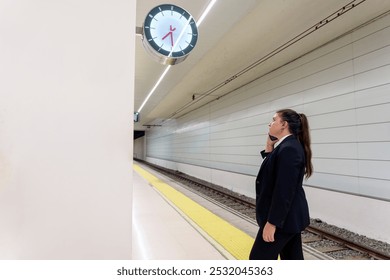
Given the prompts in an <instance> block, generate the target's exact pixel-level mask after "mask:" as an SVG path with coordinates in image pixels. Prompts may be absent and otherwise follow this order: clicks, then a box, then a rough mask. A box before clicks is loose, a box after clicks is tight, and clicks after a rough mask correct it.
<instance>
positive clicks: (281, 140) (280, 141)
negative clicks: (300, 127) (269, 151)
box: [275, 134, 292, 148]
mask: <svg viewBox="0 0 390 280" xmlns="http://www.w3.org/2000/svg"><path fill="white" fill-rule="evenodd" d="M290 135H292V134H288V135H286V136H284V137H282V138H281V139H280V140H279V141H278V142H276V143H275V148H276V147H277V146H278V145H279V144H280V143H282V142H283V140H284V139H286V138H287V137H289V136H290Z"/></svg>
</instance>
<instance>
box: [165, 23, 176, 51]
mask: <svg viewBox="0 0 390 280" xmlns="http://www.w3.org/2000/svg"><path fill="white" fill-rule="evenodd" d="M175 30H176V27H174V28H172V25H170V26H169V32H168V33H167V34H165V36H164V37H162V40H164V39H165V38H167V37H168V36H171V45H172V47H173V31H175Z"/></svg>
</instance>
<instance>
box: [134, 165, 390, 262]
mask: <svg viewBox="0 0 390 280" xmlns="http://www.w3.org/2000/svg"><path fill="white" fill-rule="evenodd" d="M140 162H141V163H142V164H145V165H147V166H149V167H150V168H152V169H154V170H156V171H158V172H160V173H162V174H164V175H166V176H168V177H170V178H172V179H174V180H175V181H178V182H180V183H182V184H183V185H185V186H186V187H187V188H189V189H191V191H194V192H197V193H199V194H201V195H202V196H203V197H207V198H208V199H211V200H213V201H216V202H218V203H219V204H222V205H224V206H225V207H227V208H229V209H232V210H233V211H234V212H235V213H239V215H240V216H241V217H243V218H245V219H247V220H250V221H251V222H253V223H255V220H256V216H255V200H254V199H253V198H249V197H246V196H243V195H240V194H237V193H234V192H232V191H230V190H228V189H226V188H224V187H221V186H218V185H214V184H212V183H210V182H207V181H204V180H201V179H199V178H195V177H192V176H189V175H187V174H184V173H181V172H178V171H174V170H171V169H167V168H164V167H161V166H158V165H154V164H151V163H148V162H144V161H140ZM322 224H323V223H322V222H321V221H319V220H312V222H311V224H310V225H309V226H308V227H307V228H306V230H305V231H304V232H303V233H302V242H303V244H304V245H305V246H308V247H310V248H313V249H315V250H316V251H319V252H320V253H322V254H324V255H326V256H329V259H354V260H389V259H390V254H388V253H387V252H385V251H382V250H378V249H376V248H372V247H370V246H368V245H366V244H362V243H357V242H354V241H352V239H351V238H348V237H343V236H341V235H339V234H337V233H334V232H332V231H331V230H327V229H326V227H325V228H324V227H322Z"/></svg>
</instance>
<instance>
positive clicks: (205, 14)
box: [137, 0, 217, 113]
mask: <svg viewBox="0 0 390 280" xmlns="http://www.w3.org/2000/svg"><path fill="white" fill-rule="evenodd" d="M216 2H217V0H211V1H210V3H209V4H208V6H207V8H206V10H205V11H204V12H203V14H202V15H201V16H200V18H199V20H198V21H197V23H196V25H197V26H198V27H199V25H200V24H201V23H202V21H203V20H204V19H205V17H206V16H207V14H208V13H209V12H210V10H211V8H212V7H213V6H214V4H215V3H216ZM171 66H172V65H168V66H167V67H166V68H165V70H164V72H163V73H162V75H161V77H160V78H159V79H158V81H157V83H156V84H155V85H154V87H153V88H152V90H151V91H150V92H149V94H148V96H147V97H146V98H145V100H144V102H143V103H142V105H141V107H139V109H138V111H137V112H138V113H140V112H141V110H142V108H143V107H144V106H145V104H146V102H148V100H149V98H150V97H151V96H152V94H153V93H154V91H155V90H156V89H157V87H158V86H159V84H160V83H161V81H162V80H163V79H164V77H165V75H166V74H167V73H168V71H169V69H170V68H171Z"/></svg>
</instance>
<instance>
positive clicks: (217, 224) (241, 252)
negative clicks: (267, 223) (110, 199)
mask: <svg viewBox="0 0 390 280" xmlns="http://www.w3.org/2000/svg"><path fill="white" fill-rule="evenodd" d="M133 168H134V170H135V171H137V173H138V174H140V175H141V176H142V177H144V178H145V179H146V180H147V181H148V182H149V183H150V184H151V185H152V186H153V187H155V188H156V189H158V190H159V191H160V192H161V193H162V194H163V195H164V196H165V197H166V198H167V199H168V200H169V201H171V202H172V203H173V204H174V205H175V206H176V207H177V208H179V209H180V210H181V211H182V212H183V213H184V214H185V215H187V216H188V217H189V218H190V219H191V220H192V221H193V222H194V223H195V224H197V225H198V226H199V227H200V228H201V229H202V230H203V231H205V232H206V233H207V234H208V235H209V236H210V237H211V238H213V239H214V240H215V241H216V242H217V243H219V244H220V245H221V246H222V247H223V248H224V249H225V250H226V251H228V252H229V253H230V254H231V255H232V256H234V257H235V258H236V259H238V260H247V259H248V256H249V252H250V250H251V248H252V245H253V242H254V240H253V238H252V237H250V236H249V235H248V234H246V233H245V232H243V231H241V230H239V229H238V228H236V227H234V226H233V225H231V224H229V223H228V222H226V221H225V220H223V219H221V218H220V217H218V216H217V215H215V214H214V213H212V212H210V211H209V210H207V209H206V208H204V207H203V206H201V205H199V204H198V203H196V202H195V201H193V200H192V199H190V198H189V197H187V196H185V195H184V194H182V193H181V192H179V191H177V190H175V189H174V188H173V187H171V186H169V185H168V184H166V183H165V182H163V181H162V180H160V179H159V178H157V177H155V176H154V175H152V174H151V173H149V172H148V171H146V170H145V169H143V168H141V167H140V166H139V165H136V164H134V165H133Z"/></svg>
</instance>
